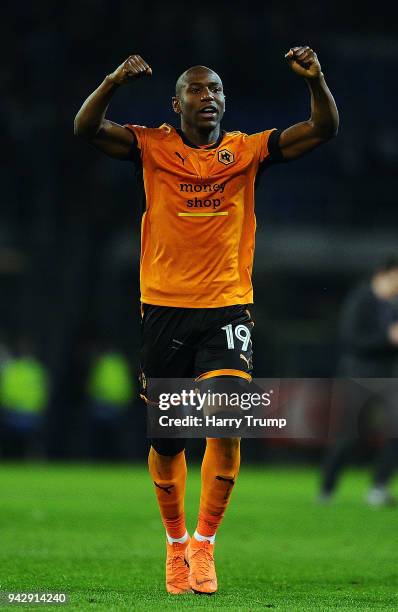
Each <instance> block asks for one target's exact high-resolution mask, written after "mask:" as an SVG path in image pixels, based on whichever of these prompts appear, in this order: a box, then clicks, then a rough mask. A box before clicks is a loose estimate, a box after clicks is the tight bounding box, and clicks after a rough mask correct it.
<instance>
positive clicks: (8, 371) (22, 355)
mask: <svg viewBox="0 0 398 612" xmlns="http://www.w3.org/2000/svg"><path fill="white" fill-rule="evenodd" d="M48 394H49V383H48V375H47V371H46V368H45V366H44V365H43V364H42V363H41V362H40V361H39V359H38V358H37V357H36V356H35V355H34V351H33V346H32V343H31V341H30V340H29V339H27V338H22V339H21V340H20V341H19V347H18V351H17V354H16V355H15V356H10V357H9V359H8V360H6V361H5V362H4V364H3V367H2V370H1V377H0V401H1V406H2V412H1V421H2V441H1V445H2V449H1V450H2V455H3V457H4V458H5V459H16V458H26V457H31V456H38V455H40V454H41V453H42V429H43V417H44V412H45V410H46V408H47V405H48Z"/></svg>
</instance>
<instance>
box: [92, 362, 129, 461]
mask: <svg viewBox="0 0 398 612" xmlns="http://www.w3.org/2000/svg"><path fill="white" fill-rule="evenodd" d="M133 393H134V386H133V382H132V375H131V372H130V367H129V364H128V362H127V359H126V358H125V356H124V355H123V354H121V353H119V352H117V351H112V350H109V351H108V350H105V351H104V352H102V353H101V354H100V355H98V356H97V357H96V358H95V360H94V362H93V363H92V366H91V370H90V372H89V378H88V384H87V394H88V397H89V440H90V442H89V447H90V455H91V457H92V458H93V459H106V460H112V459H123V458H126V453H127V448H126V443H127V441H126V439H125V435H124V434H125V432H126V424H127V410H128V408H129V406H130V404H131V400H132V398H133Z"/></svg>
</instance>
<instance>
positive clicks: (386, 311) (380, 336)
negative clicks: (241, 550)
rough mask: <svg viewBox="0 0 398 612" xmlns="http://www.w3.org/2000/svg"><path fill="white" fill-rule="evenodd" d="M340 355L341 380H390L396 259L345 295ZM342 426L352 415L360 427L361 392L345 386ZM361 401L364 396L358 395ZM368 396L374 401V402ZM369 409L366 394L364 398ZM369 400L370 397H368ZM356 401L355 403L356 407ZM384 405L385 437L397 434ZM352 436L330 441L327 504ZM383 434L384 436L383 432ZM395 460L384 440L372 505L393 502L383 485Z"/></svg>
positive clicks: (394, 447) (397, 314) (396, 452)
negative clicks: (351, 390) (387, 432)
mask: <svg viewBox="0 0 398 612" xmlns="http://www.w3.org/2000/svg"><path fill="white" fill-rule="evenodd" d="M341 341H342V348H343V350H342V356H341V361H340V364H339V371H338V375H339V376H341V377H344V378H370V379H372V378H390V377H394V376H396V373H397V366H398V257H396V256H392V257H389V258H388V259H386V260H385V262H384V263H383V264H382V265H381V266H379V267H378V269H377V270H376V271H375V273H374V274H373V276H372V277H371V279H370V280H368V281H367V282H365V283H362V284H360V285H359V286H358V287H356V288H355V289H353V290H352V291H351V293H350V294H349V295H348V297H347V300H346V303H345V305H344V307H343V311H342V315H341ZM346 389H347V392H346V395H345V402H344V406H343V410H344V417H343V418H344V422H345V423H346V426H347V427H346V428H347V430H348V429H349V427H348V423H349V421H350V420H351V421H352V418H353V417H354V418H355V419H356V423H357V424H359V416H360V415H359V412H360V409H361V408H363V407H364V406H363V405H359V404H362V400H361V394H360V393H355V392H354V393H351V392H350V391H349V386H348V385H347V387H346ZM362 397H363V395H362ZM375 397H376V396H375V395H373V400H374V399H375ZM367 399H368V401H367V405H369V394H368V395H367ZM371 399H372V398H371ZM358 400H359V403H358ZM393 400H394V398H393V397H391V401H384V402H383V404H382V406H381V407H380V406H379V408H381V409H382V410H383V411H384V413H385V414H384V417H385V424H386V428H387V430H388V431H389V432H390V435H396V433H397V431H396V427H397V422H398V406H397V405H396V403H395V402H394V401H393ZM354 435H355V432H348V431H347V435H346V436H344V437H342V438H341V439H339V440H337V441H336V442H334V443H333V445H332V446H331V447H330V448H329V449H328V452H327V455H326V458H325V463H324V467H323V474H322V484H321V493H320V501H328V500H329V499H330V498H331V496H332V495H333V493H334V492H335V489H336V486H337V480H338V477H339V476H340V474H341V471H342V469H343V466H344V464H345V462H346V461H347V459H348V455H349V452H350V451H351V450H352V447H353V446H354V443H355V438H354V437H353V436H354ZM387 436H388V434H387ZM397 458H398V439H397V438H394V437H393V438H389V437H385V439H384V441H383V443H382V445H381V448H380V449H379V452H378V454H377V457H376V463H375V471H374V475H373V484H372V487H371V489H370V490H369V492H368V495H367V501H368V502H369V503H370V504H372V505H385V504H391V503H394V499H393V498H392V496H391V494H390V493H389V491H388V488H387V487H388V483H389V481H390V479H391V476H392V474H393V471H394V468H395V465H396V463H397Z"/></svg>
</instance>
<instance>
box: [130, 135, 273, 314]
mask: <svg viewBox="0 0 398 612" xmlns="http://www.w3.org/2000/svg"><path fill="white" fill-rule="evenodd" d="M125 127H127V128H128V129H130V130H131V131H132V132H133V133H134V134H135V137H136V140H137V147H138V150H139V158H140V159H139V160H138V162H139V163H141V164H142V179H143V184H144V190H145V209H144V213H143V218H142V226H141V272H140V278H141V301H142V302H143V303H146V304H155V305H158V306H176V307H180V308H217V307H221V306H231V305H234V304H248V303H251V302H252V301H253V287H252V282H251V274H252V267H253V255H254V239H255V230H256V218H255V214H254V184H255V179H256V174H257V171H258V169H259V165H260V163H262V162H264V161H266V160H267V158H268V157H269V151H268V139H269V136H270V134H271V132H272V131H273V130H267V131H264V132H260V133H258V134H252V135H247V134H243V133H241V132H223V133H222V134H221V135H220V138H219V140H218V141H217V142H216V143H214V144H213V145H212V146H209V147H205V148H204V147H195V145H193V144H191V143H189V142H188V141H187V140H186V138H185V137H184V134H183V133H182V132H181V130H176V129H175V128H173V127H171V126H170V125H167V124H163V125H161V126H160V127H159V128H146V127H142V126H138V125H126V126H125Z"/></svg>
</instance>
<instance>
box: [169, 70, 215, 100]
mask: <svg viewBox="0 0 398 612" xmlns="http://www.w3.org/2000/svg"><path fill="white" fill-rule="evenodd" d="M196 70H207V71H208V72H213V74H215V75H217V77H218V78H219V79H220V77H219V76H218V74H217V72H215V71H214V70H213V69H212V68H208V67H207V66H191V68H188V69H187V70H185V71H184V72H183V73H182V74H180V76H179V77H178V79H177V82H176V96H179V95H180V93H181V89H182V87H183V85H184V82H185V80H186V78H187V76H188V74H189V73H190V72H195V71H196ZM220 81H221V79H220Z"/></svg>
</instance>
